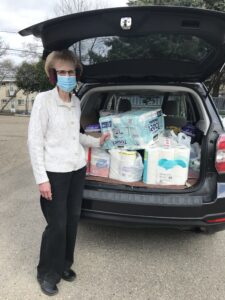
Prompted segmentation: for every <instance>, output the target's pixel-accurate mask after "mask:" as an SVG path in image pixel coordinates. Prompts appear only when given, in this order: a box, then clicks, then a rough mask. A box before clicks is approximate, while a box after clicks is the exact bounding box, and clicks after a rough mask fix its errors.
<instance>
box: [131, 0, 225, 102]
mask: <svg viewBox="0 0 225 300" xmlns="http://www.w3.org/2000/svg"><path fill="white" fill-rule="evenodd" d="M127 5H128V6H135V5H175V6H189V7H198V8H205V9H213V10H218V11H225V1H224V0H218V1H215V0H128V2H127ZM216 76H218V72H215V74H214V76H211V77H210V78H209V79H208V80H207V82H206V84H207V85H209V86H211V85H212V82H213V80H214V78H215V77H216ZM224 84H225V71H223V73H222V76H221V77H220V80H218V81H217V82H216V83H215V84H214V86H213V90H212V95H213V96H214V97H218V95H219V90H220V87H221V86H223V85H224Z"/></svg>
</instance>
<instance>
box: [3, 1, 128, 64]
mask: <svg viewBox="0 0 225 300" xmlns="http://www.w3.org/2000/svg"><path fill="white" fill-rule="evenodd" d="M59 1H60V0H0V37H1V38H2V39H3V40H4V41H5V42H6V43H7V44H8V46H9V47H10V49H17V50H21V49H24V43H25V44H26V43H32V42H33V41H34V39H33V37H31V36H29V37H21V36H20V35H19V34H18V31H19V30H21V29H24V28H26V27H29V26H31V25H33V24H36V23H39V22H42V21H45V20H46V19H51V18H54V17H55V16H56V15H55V12H54V9H55V7H56V5H57V3H58V2H59ZM104 1H105V3H106V4H107V6H108V7H117V6H126V2H127V0H104ZM36 41H37V40H36ZM38 43H39V45H40V47H39V49H40V52H42V47H41V41H38ZM8 53H9V54H8V55H7V57H5V58H9V59H11V60H13V61H14V62H15V63H16V64H19V63H20V62H21V61H22V60H24V58H21V57H20V56H19V55H18V54H19V53H20V52H19V51H15V50H14V51H9V52H8Z"/></svg>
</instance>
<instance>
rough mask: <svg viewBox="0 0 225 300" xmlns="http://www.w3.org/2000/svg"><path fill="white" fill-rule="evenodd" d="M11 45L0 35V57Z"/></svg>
mask: <svg viewBox="0 0 225 300" xmlns="http://www.w3.org/2000/svg"><path fill="white" fill-rule="evenodd" d="M8 48H9V46H8V45H7V44H6V43H5V41H4V40H3V39H2V38H1V37H0V59H1V58H2V57H3V56H4V55H6V54H7V51H8Z"/></svg>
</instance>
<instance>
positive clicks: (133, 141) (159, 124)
mask: <svg viewBox="0 0 225 300" xmlns="http://www.w3.org/2000/svg"><path fill="white" fill-rule="evenodd" d="M99 123H100V127H101V132H102V133H105V132H109V133H110V139H109V140H107V141H106V142H105V143H104V145H103V148H104V149H115V148H122V149H126V150H137V149H144V148H146V147H147V146H148V145H150V144H151V143H153V141H154V140H155V139H157V138H158V136H159V134H160V133H162V132H163V131H164V116H163V113H162V111H161V109H151V110H143V109H142V110H134V111H129V112H125V113H120V114H117V115H110V116H105V117H101V118H100V119H99Z"/></svg>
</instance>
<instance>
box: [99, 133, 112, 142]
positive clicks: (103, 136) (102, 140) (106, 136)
mask: <svg viewBox="0 0 225 300" xmlns="http://www.w3.org/2000/svg"><path fill="white" fill-rule="evenodd" d="M109 138H110V133H109V132H106V133H103V135H102V136H101V137H100V145H103V144H104V143H105V141H106V140H108V139H109Z"/></svg>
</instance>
